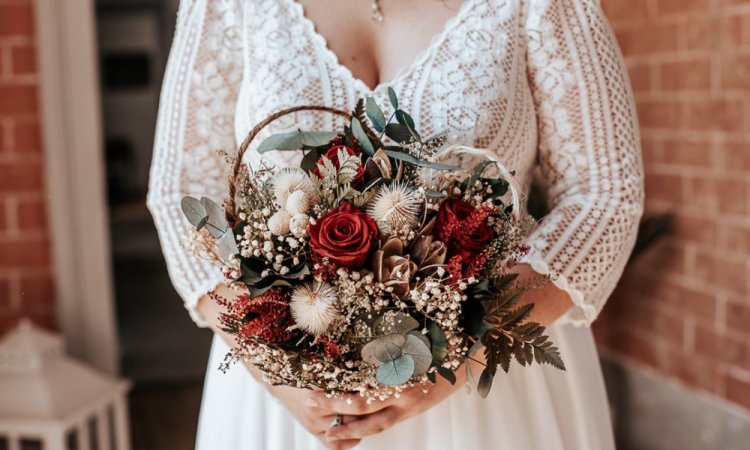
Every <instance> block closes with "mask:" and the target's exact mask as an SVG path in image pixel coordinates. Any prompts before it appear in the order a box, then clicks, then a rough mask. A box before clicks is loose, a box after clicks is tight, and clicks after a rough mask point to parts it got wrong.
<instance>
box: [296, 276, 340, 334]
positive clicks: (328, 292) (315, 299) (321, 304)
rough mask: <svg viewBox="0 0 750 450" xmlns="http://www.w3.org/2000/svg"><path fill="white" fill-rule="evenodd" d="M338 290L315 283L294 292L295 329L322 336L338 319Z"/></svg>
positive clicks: (305, 285)
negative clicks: (336, 305)
mask: <svg viewBox="0 0 750 450" xmlns="http://www.w3.org/2000/svg"><path fill="white" fill-rule="evenodd" d="M336 299H337V296H336V290H335V289H334V288H333V286H331V285H330V284H328V283H325V282H320V281H313V282H311V283H306V284H303V285H302V286H299V287H298V288H296V289H295V290H294V292H292V298H291V303H290V307H291V312H292V317H293V318H294V321H295V322H296V325H295V327H296V328H299V329H301V330H303V331H306V332H308V333H310V334H312V335H314V336H320V335H322V334H323V333H325V332H326V330H328V327H329V326H330V325H331V323H332V322H333V321H334V320H335V319H336V316H337V315H338V314H337V312H336V307H335V303H336Z"/></svg>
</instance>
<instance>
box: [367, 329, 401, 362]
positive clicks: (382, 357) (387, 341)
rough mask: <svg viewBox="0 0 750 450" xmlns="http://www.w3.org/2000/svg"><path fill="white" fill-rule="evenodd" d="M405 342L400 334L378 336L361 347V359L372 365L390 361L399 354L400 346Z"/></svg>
mask: <svg viewBox="0 0 750 450" xmlns="http://www.w3.org/2000/svg"><path fill="white" fill-rule="evenodd" d="M405 343H406V338H405V337H404V336H402V335H400V334H389V335H387V336H380V337H379V338H377V339H374V340H372V341H370V342H368V343H367V344H366V345H365V346H364V347H362V351H361V356H362V360H363V361H365V362H367V363H369V364H372V365H374V366H378V365H380V364H381V363H384V362H385V361H391V360H393V359H395V358H398V357H399V356H401V347H402V346H403V345H404V344H405Z"/></svg>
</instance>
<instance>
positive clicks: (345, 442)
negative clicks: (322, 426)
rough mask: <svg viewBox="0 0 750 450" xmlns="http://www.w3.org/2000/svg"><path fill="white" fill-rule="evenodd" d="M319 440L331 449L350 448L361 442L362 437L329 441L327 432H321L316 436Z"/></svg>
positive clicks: (346, 449)
mask: <svg viewBox="0 0 750 450" xmlns="http://www.w3.org/2000/svg"><path fill="white" fill-rule="evenodd" d="M316 437H317V438H318V440H320V442H321V443H322V444H323V445H324V446H325V447H326V448H329V449H331V450H348V449H350V448H353V447H356V446H357V444H359V443H360V442H361V439H342V440H340V441H329V440H328V439H327V438H326V435H325V433H320V434H318V435H317V436H316Z"/></svg>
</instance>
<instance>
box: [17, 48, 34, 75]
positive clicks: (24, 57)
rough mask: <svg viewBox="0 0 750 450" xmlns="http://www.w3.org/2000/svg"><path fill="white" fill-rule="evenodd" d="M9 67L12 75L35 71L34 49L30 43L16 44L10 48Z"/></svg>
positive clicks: (27, 73)
mask: <svg viewBox="0 0 750 450" xmlns="http://www.w3.org/2000/svg"><path fill="white" fill-rule="evenodd" d="M11 67H13V74H14V75H29V74H33V73H36V71H37V66H36V51H35V49H34V47H33V46H31V45H18V46H15V47H13V48H12V49H11Z"/></svg>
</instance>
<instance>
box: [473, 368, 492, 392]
mask: <svg viewBox="0 0 750 450" xmlns="http://www.w3.org/2000/svg"><path fill="white" fill-rule="evenodd" d="M494 378H495V374H494V373H493V372H492V371H491V370H490V369H489V368H485V369H484V370H483V371H482V375H480V376H479V382H478V383H477V394H479V396H480V397H482V398H487V394H489V393H490V389H491V388H492V380H493V379H494Z"/></svg>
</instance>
